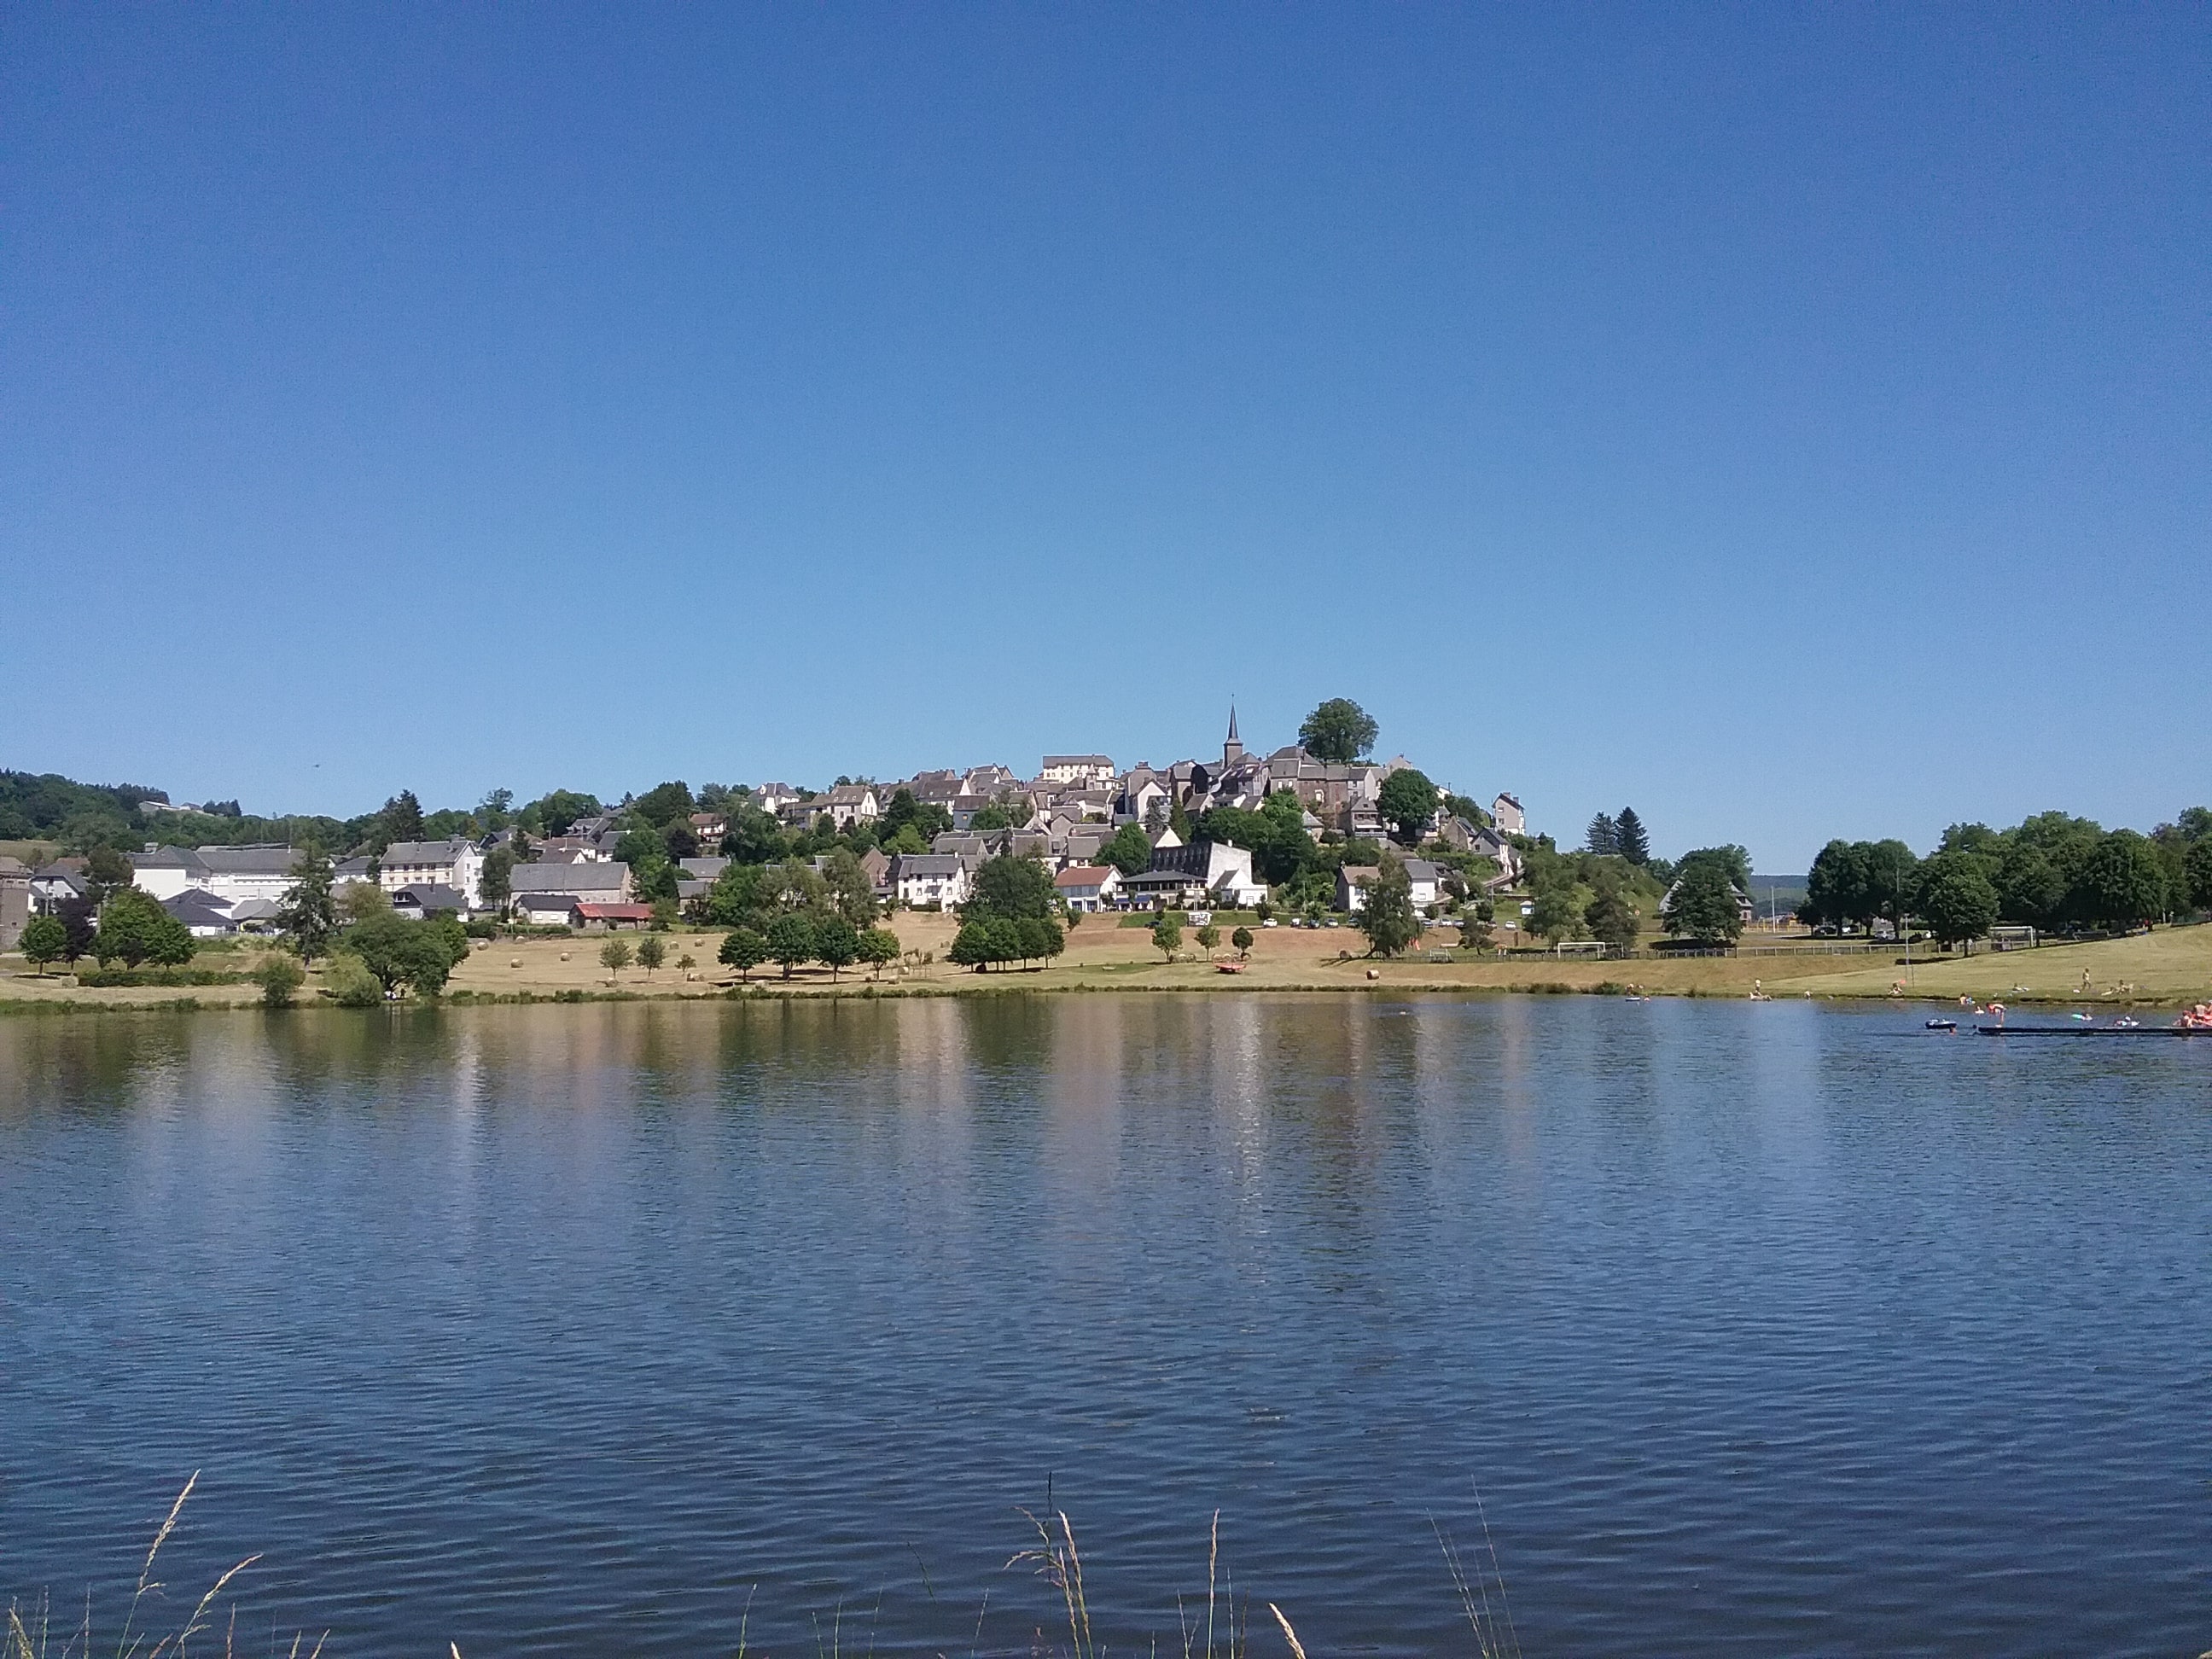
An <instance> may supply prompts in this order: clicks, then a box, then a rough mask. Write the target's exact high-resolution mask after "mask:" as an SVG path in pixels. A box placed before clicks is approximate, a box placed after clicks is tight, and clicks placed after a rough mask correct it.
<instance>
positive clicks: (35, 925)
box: [15, 916, 69, 975]
mask: <svg viewBox="0 0 2212 1659" xmlns="http://www.w3.org/2000/svg"><path fill="white" fill-rule="evenodd" d="M15 948H16V949H17V950H19V951H21V952H22V953H23V959H24V960H25V961H26V962H27V963H30V964H31V966H33V968H35V969H38V970H39V972H40V974H41V975H43V974H44V973H45V972H46V964H47V963H50V962H59V961H60V960H61V956H62V952H63V951H65V950H67V949H68V948H69V929H68V928H66V927H63V926H62V921H61V918H60V917H59V916H33V917H32V918H31V919H30V920H29V921H27V922H25V923H24V924H23V934H22V937H21V939H17V940H16V941H15Z"/></svg>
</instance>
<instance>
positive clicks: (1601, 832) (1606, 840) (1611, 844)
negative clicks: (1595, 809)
mask: <svg viewBox="0 0 2212 1659" xmlns="http://www.w3.org/2000/svg"><path fill="white" fill-rule="evenodd" d="M1583 847H1585V848H1588V849H1589V851H1590V852H1593V853H1595V854H1598V855H1599V856H1600V857H1601V858H1603V857H1609V856H1611V855H1613V854H1617V853H1619V852H1620V821H1619V820H1618V819H1616V818H1615V817H1613V814H1612V813H1610V812H1601V813H1599V814H1598V815H1597V816H1596V817H1594V818H1592V819H1591V820H1590V821H1589V829H1587V830H1586V831H1584V832H1583Z"/></svg>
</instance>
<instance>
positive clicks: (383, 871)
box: [376, 836, 483, 910]
mask: <svg viewBox="0 0 2212 1659" xmlns="http://www.w3.org/2000/svg"><path fill="white" fill-rule="evenodd" d="M376 881H377V885H379V886H380V887H381V888H383V889H384V890H385V891H386V892H387V893H399V892H404V890H407V889H408V888H410V887H449V888H451V889H453V891H455V892H457V893H459V895H460V896H462V898H463V899H464V900H465V901H466V902H467V904H468V908H470V909H471V910H475V909H478V908H482V906H483V851H482V850H481V849H480V848H478V847H477V844H476V843H475V842H472V841H465V840H463V839H462V838H461V837H460V836H454V837H453V839H452V840H450V841H395V842H392V844H391V845H390V846H389V847H387V848H385V849H384V851H383V853H382V854H380V855H379V856H378V858H377V861H376Z"/></svg>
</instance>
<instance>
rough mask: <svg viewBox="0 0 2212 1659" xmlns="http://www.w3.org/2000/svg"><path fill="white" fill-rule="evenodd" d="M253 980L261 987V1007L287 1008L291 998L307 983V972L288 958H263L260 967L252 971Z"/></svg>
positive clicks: (290, 1003) (290, 1004)
mask: <svg viewBox="0 0 2212 1659" xmlns="http://www.w3.org/2000/svg"><path fill="white" fill-rule="evenodd" d="M253 978H254V979H255V980H256V981H258V982H259V983H260V986H261V1006H263V1007H264V1008H289V1007H290V1006H292V999H293V997H294V996H295V994H298V992H299V989H300V987H301V986H302V985H304V984H306V983H307V969H304V968H302V967H301V966H300V964H299V963H298V962H297V961H295V960H294V959H293V958H292V957H282V956H272V957H262V958H261V965H260V966H259V967H258V968H256V969H254V970H253Z"/></svg>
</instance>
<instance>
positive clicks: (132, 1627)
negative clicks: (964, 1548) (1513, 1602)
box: [0, 1471, 2212, 1659]
mask: <svg viewBox="0 0 2212 1659" xmlns="http://www.w3.org/2000/svg"><path fill="white" fill-rule="evenodd" d="M198 1484H199V1474H198V1473H197V1471H195V1472H194V1473H193V1474H192V1477H191V1480H187V1481H185V1485H184V1490H183V1491H181V1492H179V1493H178V1494H177V1498H176V1501H175V1502H174V1503H173V1504H170V1505H169V1512H168V1514H167V1516H165V1517H164V1518H163V1520H162V1522H161V1526H160V1527H159V1528H156V1530H155V1534H154V1541H153V1544H152V1546H151V1547H149V1549H148V1550H147V1552H146V1559H145V1561H144V1562H143V1565H141V1566H140V1568H139V1571H138V1583H137V1589H135V1590H134V1591H133V1592H132V1594H131V1605H130V1607H129V1608H128V1609H127V1611H126V1612H125V1615H124V1620H123V1628H122V1630H121V1632H119V1633H118V1635H117V1637H116V1638H115V1644H114V1647H113V1649H112V1653H113V1656H114V1659H188V1656H189V1655H190V1653H191V1650H192V1645H193V1644H195V1643H197V1644H199V1645H200V1647H201V1649H202V1650H203V1651H211V1650H212V1649H213V1646H214V1644H215V1641H216V1638H217V1635H218V1627H220V1638H221V1641H222V1654H223V1659H237V1653H238V1650H237V1640H236V1638H237V1624H238V1616H237V1608H236V1605H235V1604H234V1603H233V1604H232V1605H230V1606H229V1607H228V1608H227V1609H226V1608H224V1607H222V1595H223V1593H224V1592H225V1591H226V1590H227V1589H229V1588H230V1585H231V1582H232V1581H233V1580H234V1579H235V1578H236V1577H238V1576H239V1575H240V1573H242V1572H244V1571H246V1569H247V1568H248V1567H250V1566H252V1565H253V1564H254V1563H255V1562H257V1561H258V1560H259V1559H261V1557H260V1556H259V1555H258V1554H255V1555H249V1556H247V1557H246V1559H244V1560H242V1561H240V1562H239V1563H238V1564H237V1565H235V1566H234V1567H232V1568H230V1569H229V1570H228V1571H226V1572H224V1573H223V1574H222V1576H221V1577H218V1578H217V1579H216V1581H215V1583H213V1584H211V1585H210V1586H209V1588H208V1589H207V1592H206V1593H205V1594H204V1595H202V1596H201V1597H200V1598H199V1600H198V1601H197V1603H195V1604H194V1606H193V1607H192V1611H191V1617H189V1618H188V1619H186V1620H185V1622H184V1623H183V1624H182V1625H181V1626H179V1627H178V1628H176V1629H174V1630H172V1631H168V1632H163V1633H161V1634H158V1635H157V1634H156V1633H155V1632H154V1631H152V1630H149V1629H143V1628H141V1626H140V1622H139V1620H140V1614H141V1613H142V1612H143V1610H144V1608H145V1605H146V1603H147V1601H148V1599H149V1597H152V1598H155V1599H156V1600H158V1599H159V1598H160V1596H161V1591H162V1590H163V1589H164V1588H165V1587H164V1586H163V1585H162V1584H161V1583H160V1581H158V1580H157V1579H156V1578H155V1577H154V1573H155V1566H156V1565H157V1562H158V1559H159V1558H160V1556H161V1547H162V1546H163V1545H164V1544H166V1543H167V1542H168V1541H169V1535H170V1534H172V1533H173V1532H174V1531H175V1530H176V1527H177V1520H178V1517H179V1516H180V1515H182V1514H183V1512H184V1508H185V1500H186V1499H187V1498H191V1495H192V1489H193V1488H194V1487H195V1486H197V1485H198ZM1477 1505H1478V1512H1479V1511H1480V1499H1479V1498H1478V1500H1477ZM1020 1513H1021V1514H1022V1515H1023V1516H1024V1517H1025V1518H1026V1519H1027V1520H1028V1522H1029V1523H1030V1527H1031V1528H1033V1529H1034V1530H1035V1532H1036V1543H1035V1544H1033V1545H1032V1546H1030V1547H1029V1548H1027V1549H1024V1550H1022V1551H1019V1552H1018V1553H1016V1554H1015V1555H1014V1556H1013V1558H1012V1559H1011V1560H1009V1561H1008V1562H1007V1563H1006V1565H1007V1566H1008V1567H1009V1568H1013V1567H1018V1566H1026V1567H1029V1568H1030V1569H1032V1570H1033V1571H1034V1572H1035V1573H1036V1576H1037V1577H1041V1578H1042V1579H1043V1580H1044V1581H1045V1582H1046V1583H1048V1584H1049V1585H1050V1586H1051V1587H1052V1589H1053V1590H1054V1593H1055V1595H1056V1596H1057V1599H1058V1601H1059V1603H1060V1609H1061V1611H1062V1612H1063V1613H1065V1615H1066V1620H1067V1645H1066V1648H1065V1649H1064V1650H1062V1649H1059V1648H1057V1647H1051V1646H1048V1645H1046V1644H1045V1638H1044V1635H1043V1632H1042V1630H1040V1631H1038V1632H1037V1633H1036V1642H1035V1645H1033V1646H1032V1647H1031V1649H1030V1652H1031V1653H1032V1655H1042V1654H1047V1653H1058V1652H1065V1653H1066V1655H1068V1656H1069V1659H1106V1655H1107V1647H1106V1644H1104V1643H1103V1642H1101V1641H1100V1640H1099V1639H1098V1638H1097V1635H1096V1634H1095V1633H1094V1632H1093V1629H1092V1626H1091V1600H1090V1591H1089V1589H1088V1587H1087V1585H1086V1583H1085V1578H1084V1564H1083V1553H1082V1552H1081V1550H1080V1549H1079V1548H1078V1547H1077V1545H1076V1541H1075V1527H1074V1524H1073V1522H1070V1521H1069V1520H1068V1518H1067V1515H1066V1511H1065V1510H1057V1509H1054V1510H1047V1511H1046V1512H1045V1514H1044V1515H1043V1516H1042V1518H1040V1517H1039V1516H1037V1515H1036V1514H1035V1513H1033V1512H1032V1511H1030V1510H1021V1511H1020ZM1431 1527H1432V1528H1433V1529H1434V1530H1435V1532H1436V1536H1437V1546H1438V1547H1439V1548H1440V1549H1441V1550H1442V1551H1443V1558H1444V1565H1445V1569H1446V1571H1447V1572H1448V1573H1449V1577H1450V1580H1451V1584H1452V1588H1453V1590H1454V1592H1455V1595H1457V1596H1458V1598H1459V1603H1460V1609H1461V1612H1462V1614H1463V1615H1464V1616H1465V1618H1466V1620H1467V1623H1468V1629H1469V1631H1470V1632H1472V1633H1473V1635H1474V1650H1475V1653H1476V1655H1477V1656H1478V1659H1521V1642H1520V1638H1519V1636H1518V1635H1517V1634H1516V1632H1515V1630H1514V1628H1513V1618H1512V1613H1511V1611H1510V1609H1509V1608H1508V1607H1507V1606H1506V1601H1505V1580H1504V1576H1503V1575H1502V1574H1501V1573H1500V1571H1498V1551H1497V1547H1496V1546H1495V1545H1494V1544H1493V1543H1492V1540H1491V1537H1490V1523H1489V1520H1488V1517H1487V1516H1485V1517H1484V1518H1483V1522H1482V1530H1483V1541H1482V1547H1481V1549H1480V1552H1479V1553H1477V1554H1476V1555H1475V1557H1474V1566H1473V1571H1469V1567H1468V1561H1467V1560H1466V1559H1463V1558H1462V1555H1461V1553H1460V1550H1459V1547H1458V1546H1457V1545H1456V1544H1455V1542H1454V1541H1452V1539H1451V1538H1450V1537H1449V1535H1448V1534H1446V1533H1445V1532H1444V1530H1443V1528H1442V1527H1440V1526H1437V1525H1436V1524H1435V1522H1433V1520H1432V1521H1431ZM1261 1606H1263V1607H1265V1608H1266V1609H1267V1613H1268V1615H1269V1617H1270V1619H1272V1620H1273V1632H1274V1633H1279V1635H1280V1636H1281V1638H1282V1640H1283V1641H1284V1643H1285V1644H1287V1646H1288V1648H1289V1650H1290V1653H1291V1659H1309V1656H1308V1653H1307V1650H1306V1647H1305V1644H1304V1642H1303V1641H1301V1640H1300V1639H1299V1637H1298V1632H1297V1627H1296V1626H1294V1625H1293V1624H1292V1623H1291V1619H1290V1616H1289V1615H1288V1614H1287V1613H1285V1612H1284V1611H1283V1610H1282V1608H1281V1607H1279V1605H1278V1604H1276V1603H1275V1602H1273V1601H1266V1602H1263V1603H1261ZM989 1611H990V1597H989V1596H988V1595H985V1597H984V1598H983V1604H982V1607H981V1609H980V1610H979V1611H978V1613H977V1615H976V1620H975V1630H976V1641H977V1648H978V1650H980V1644H981V1635H982V1626H983V1622H984V1620H985V1618H986V1616H987V1614H988V1613H989ZM226 1614H227V1616H226ZM1176 1619H1177V1622H1178V1624H1179V1626H1180V1627H1181V1632H1180V1633H1181V1636H1182V1656H1183V1659H1249V1655H1251V1653H1252V1652H1253V1646H1252V1635H1253V1624H1254V1618H1253V1608H1252V1598H1251V1597H1250V1596H1249V1595H1239V1594H1238V1592H1237V1587H1236V1583H1235V1582H1234V1580H1233V1579H1232V1578H1231V1577H1229V1576H1228V1575H1227V1573H1226V1572H1225V1570H1224V1567H1223V1564H1222V1559H1221V1511H1220V1510H1215V1511H1214V1512H1213V1518H1212V1524H1211V1525H1210V1526H1209V1528H1207V1533H1206V1599H1205V1601H1204V1603H1203V1604H1202V1605H1201V1604H1200V1602H1199V1601H1197V1600H1196V1599H1195V1598H1193V1599H1192V1600H1191V1601H1188V1602H1186V1601H1184V1599H1183V1598H1182V1596H1181V1595H1178V1596H1177V1597H1176ZM751 1620H752V1601H751V1597H750V1596H748V1597H747V1598H746V1603H745V1607H744V1613H743V1615H742V1616H741V1618H740V1620H739V1622H738V1645H737V1650H736V1652H737V1659H748V1655H749V1649H748V1646H747V1632H748V1630H749V1629H750V1625H751ZM844 1626H845V1620H844V1609H843V1607H842V1605H841V1606H840V1607H839V1608H838V1609H837V1611H836V1613H834V1614H833V1615H832V1621H831V1625H830V1627H829V1632H827V1633H826V1639H825V1633H824V1632H823V1631H822V1629H821V1626H820V1620H818V1619H817V1620H816V1636H815V1648H816V1653H817V1659H843V1655H844V1653H845V1650H846V1644H845V1636H846V1632H845V1627H844ZM1268 1629H1269V1626H1267V1624H1265V1623H1262V1624H1261V1630H1262V1632H1267V1631H1268ZM329 1634H330V1633H329V1632H327V1631H326V1632H324V1633H323V1635H322V1636H320V1637H319V1638H316V1640H315V1643H314V1645H313V1647H312V1648H308V1649H307V1650H306V1651H305V1653H304V1654H303V1653H302V1648H303V1647H304V1646H305V1644H306V1637H305V1635H304V1634H295V1635H294V1637H293V1638H292V1642H291V1647H290V1649H289V1651H288V1652H287V1654H286V1655H285V1659H321V1655H322V1652H323V1648H324V1644H325V1642H327V1641H328V1639H329ZM57 1642H58V1645H57ZM100 1645H101V1646H103V1647H105V1646H106V1644H105V1643H104V1642H103V1643H101V1644H100ZM1271 1645H1272V1644H1271ZM874 1646H875V1644H874V1642H873V1639H872V1638H871V1639H870V1641H869V1643H868V1651H869V1652H870V1653H872V1652H873V1651H874ZM93 1648H94V1631H93V1619H92V1604H91V1598H90V1595H89V1594H88V1595H87V1597H86V1602H85V1608H84V1613H83V1614H82V1617H81V1618H80V1619H79V1620H77V1621H76V1623H74V1624H72V1625H70V1626H69V1627H68V1628H67V1629H66V1630H64V1631H60V1632H57V1631H56V1630H55V1628H54V1626H53V1620H52V1607H51V1606H50V1605H49V1603H48V1601H47V1600H46V1597H44V1596H41V1597H40V1599H39V1601H38V1602H37V1603H36V1605H35V1606H33V1607H31V1608H30V1609H29V1610H28V1611H26V1610H25V1609H24V1608H23V1607H21V1605H20V1604H18V1603H16V1602H14V1601H10V1602H9V1607H8V1621H7V1629H6V1632H5V1634H4V1638H3V1639H0V1659H93ZM447 1651H448V1654H449V1655H450V1659H462V1655H461V1650H460V1649H459V1646H457V1645H454V1644H448V1646H447ZM1158 1651H1159V1646H1158V1640H1157V1639H1155V1640H1154V1642H1153V1643H1152V1648H1151V1653H1152V1656H1153V1659H1157V1656H1158ZM275 1652H276V1642H275V1639H274V1638H272V1639H271V1643H270V1654H271V1656H272V1659H273V1656H274V1654H275ZM2206 1659H2212V1655H2208V1656H2206Z"/></svg>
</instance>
